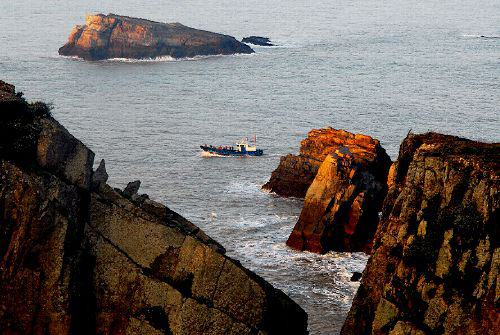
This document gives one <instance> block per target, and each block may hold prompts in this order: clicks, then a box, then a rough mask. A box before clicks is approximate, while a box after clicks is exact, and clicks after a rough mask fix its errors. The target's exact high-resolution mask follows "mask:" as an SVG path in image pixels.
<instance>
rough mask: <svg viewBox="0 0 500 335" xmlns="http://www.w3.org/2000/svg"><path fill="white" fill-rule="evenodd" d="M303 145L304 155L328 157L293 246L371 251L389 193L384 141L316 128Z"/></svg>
mask: <svg viewBox="0 0 500 335" xmlns="http://www.w3.org/2000/svg"><path fill="white" fill-rule="evenodd" d="M312 139H317V140H316V141H312ZM325 140H328V142H326V141H325ZM325 142H326V144H325ZM302 144H303V145H302V148H301V152H302V151H304V152H312V153H315V154H316V156H317V157H318V156H319V157H318V158H323V156H324V155H327V156H326V158H325V159H324V161H323V163H322V164H321V167H320V168H319V171H318V173H317V174H316V176H315V178H314V181H313V182H312V184H311V186H310V187H309V189H308V190H307V194H306V197H305V200H304V208H303V209H302V212H301V214H300V217H299V220H298V222H297V224H296V225H295V227H294V229H293V231H292V233H291V235H290V237H289V238H288V241H287V245H289V246H290V247H292V248H295V249H298V250H308V251H312V252H318V253H325V252H328V251H329V250H336V251H365V252H369V251H370V249H371V245H372V239H373V236H374V234H375V231H376V229H377V224H378V213H379V211H380V210H381V208H382V203H383V200H384V197H385V195H386V192H387V186H386V180H387V174H388V171H389V167H390V164H391V160H390V158H389V156H388V155H387V153H386V152H385V150H384V149H383V148H382V147H381V146H380V143H379V141H378V140H375V139H373V138H371V137H369V136H366V135H359V134H356V135H355V134H351V133H348V132H346V131H341V130H340V131H339V130H334V129H326V130H320V131H314V130H313V131H312V132H310V133H309V137H308V140H306V141H304V142H303V143H302ZM332 149H333V152H332Z"/></svg>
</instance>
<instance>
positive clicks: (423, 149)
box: [341, 133, 500, 335]
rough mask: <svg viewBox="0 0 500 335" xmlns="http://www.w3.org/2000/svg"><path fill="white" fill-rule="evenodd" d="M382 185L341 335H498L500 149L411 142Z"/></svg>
mask: <svg viewBox="0 0 500 335" xmlns="http://www.w3.org/2000/svg"><path fill="white" fill-rule="evenodd" d="M388 184H389V185H390V188H389V191H388V195H387V197H386V199H385V202H384V207H383V211H382V219H381V222H380V224H379V227H378V229H377V232H376V235H375V242H374V249H373V253H372V255H371V257H370V259H369V260H368V264H367V266H366V269H365V270H364V272H363V276H362V279H361V284H360V287H359V289H358V291H357V294H356V297H355V298H354V301H353V304H352V307H351V310H350V312H349V314H348V317H347V319H346V321H345V324H344V326H343V328H342V332H341V334H342V335H356V334H360V335H361V334H387V335H389V334H390V335H392V334H422V335H423V334H484V335H493V334H498V330H499V329H500V318H499V314H498V306H499V302H500V300H499V299H500V287H499V279H500V277H499V273H500V244H499V243H500V239H499V237H500V218H499V208H500V192H499V190H500V143H494V144H487V143H480V142H475V141H470V140H466V139H463V138H458V137H454V136H447V135H441V134H436V133H427V134H423V135H414V134H410V135H408V136H407V138H406V139H405V140H404V141H403V143H402V144H401V146H400V150H399V157H398V159H397V161H396V162H395V163H394V165H393V167H392V168H391V173H390V176H389V180H388Z"/></svg>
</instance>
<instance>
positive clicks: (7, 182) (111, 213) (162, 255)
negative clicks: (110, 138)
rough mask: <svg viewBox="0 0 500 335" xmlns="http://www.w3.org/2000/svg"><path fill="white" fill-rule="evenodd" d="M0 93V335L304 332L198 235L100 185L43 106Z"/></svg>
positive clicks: (131, 196)
mask: <svg viewBox="0 0 500 335" xmlns="http://www.w3.org/2000/svg"><path fill="white" fill-rule="evenodd" d="M0 91H1V92H0V107H1V110H2V113H1V114H0V121H1V122H0V128H1V129H0V130H1V132H0V136H1V138H0V140H1V141H0V329H1V330H2V333H3V334H33V333H34V334H46V333H50V334H69V333H73V334H93V333H99V334H101V333H105V334H134V333H147V334H282V333H287V334H306V333H307V331H306V328H307V315H306V314H305V312H304V311H303V310H302V309H301V308H300V307H299V306H298V305H296V304H295V303H294V302H293V301H292V300H290V299H289V298H288V297H287V296H286V295H285V294H284V293H282V292H281V291H279V290H277V289H274V288H273V287H272V286H271V285H270V284H268V283H267V282H265V281H264V280H263V279H262V278H260V277H258V276H257V275H256V274H254V273H252V272H250V271H249V270H247V269H245V268H243V267H242V266H241V265H240V264H239V263H238V262H237V261H235V260H233V259H231V258H229V257H227V256H225V255H224V252H225V251H224V248H223V247H222V246H220V245H219V244H218V243H217V242H215V241H214V240H212V239H211V238H210V237H208V236H207V235H206V234H205V233H204V232H203V231H201V230H200V229H199V228H198V227H196V226H195V225H193V224H192V223H190V222H189V221H187V220H186V219H184V218H183V217H182V216H180V215H178V214H177V213H175V212H173V211H171V210H169V209H168V208H167V207H165V206H163V205H162V204H159V203H156V202H154V201H152V200H150V199H149V198H148V197H147V196H145V195H138V194H136V193H134V192H132V193H130V192H123V191H120V190H117V189H113V188H111V187H110V186H109V185H107V184H106V179H107V174H106V172H105V170H104V164H103V163H102V162H101V165H100V167H99V169H98V170H97V171H95V172H94V171H93V170H92V165H93V160H94V154H93V153H92V151H91V150H89V149H88V148H87V147H86V146H85V145H84V144H82V143H81V142H80V141H79V140H77V139H76V138H74V137H73V136H72V135H71V134H70V133H69V132H68V131H67V130H66V129H64V127H62V126H61V125H60V124H59V123H57V121H55V120H54V119H53V118H51V117H50V113H49V108H47V106H46V105H44V104H42V103H35V104H28V103H26V102H25V101H24V99H22V97H21V96H20V95H18V96H16V94H15V91H14V88H13V86H10V85H6V84H5V83H3V82H0ZM3 132H9V134H8V135H9V136H4V134H3ZM13 148H14V149H13ZM134 191H135V192H136V191H137V187H136V188H135V190H134Z"/></svg>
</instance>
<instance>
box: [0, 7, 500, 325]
mask: <svg viewBox="0 0 500 335" xmlns="http://www.w3.org/2000/svg"><path fill="white" fill-rule="evenodd" d="M98 12H102V13H110V12H111V13H116V14H121V15H128V16H135V17H143V18H148V19H151V20H157V21H163V22H181V23H183V24H185V25H188V26H192V27H195V28H199V29H204V30H209V31H214V32H219V33H224V34H229V35H232V36H235V37H237V38H238V39H241V38H242V37H245V36H249V35H262V36H267V37H270V38H271V40H272V41H273V42H274V43H276V44H277V45H278V46H276V47H270V48H266V47H255V51H256V52H255V54H252V55H236V56H213V57H198V58H194V59H189V60H182V61H178V60H172V59H171V58H169V57H165V58H160V59H154V60H146V61H135V60H123V59H115V60H108V61H100V62H88V61H83V60H79V59H75V58H69V57H60V56H58V54H57V49H58V48H59V47H60V46H62V45H63V44H64V43H65V42H66V40H67V37H68V35H69V33H70V31H71V28H72V27H73V26H75V25H77V24H83V23H84V22H85V15H86V14H93V13H98ZM0 13H1V20H0V32H1V33H0V79H3V80H5V81H7V82H10V83H12V84H14V85H16V86H17V89H18V90H20V91H23V92H24V93H25V95H26V97H27V98H28V99H30V100H36V99H40V100H44V101H47V102H51V103H53V104H54V106H55V109H54V111H53V114H54V116H55V117H56V118H57V119H58V120H59V121H60V122H61V123H62V124H64V126H66V127H67V128H68V129H69V130H70V131H71V133H73V134H74V135H75V136H76V137H78V138H79V139H81V140H82V141H83V142H84V143H85V144H87V145H88V146H89V147H90V148H91V149H92V150H93V151H94V152H95V153H96V161H97V162H98V161H99V160H100V159H101V158H105V159H106V167H107V169H108V173H109V174H110V180H109V183H110V184H111V185H113V186H116V187H124V186H125V185H126V183H127V182H129V181H131V180H135V179H140V180H141V181H142V186H141V190H140V191H141V192H144V193H148V194H149V195H150V196H151V197H152V198H153V199H156V200H159V201H161V202H163V203H165V204H166V205H167V206H168V207H170V208H171V209H173V210H175V211H177V212H179V213H181V214H182V215H184V216H185V217H187V218H188V219H190V220H191V221H192V222H193V223H195V224H197V225H198V226H200V227H201V228H202V229H204V230H205V231H206V232H207V233H208V234H209V235H210V236H212V237H213V238H215V239H216V240H218V241H219V242H220V243H222V244H223V245H224V246H225V247H226V248H227V251H228V255H230V256H231V257H234V258H236V259H238V260H240V261H241V262H242V264H243V265H244V266H246V267H248V268H249V269H251V270H253V271H255V272H256V273H258V274H259V275H261V276H262V277H264V278H265V279H267V280H268V281H269V282H271V283H272V284H273V285H274V286H276V287H278V288H280V289H281V290H283V291H284V292H285V293H287V294H288V295H289V296H290V297H291V298H293V299H294V300H295V301H296V302H297V303H299V304H300V305H301V306H302V307H303V308H304V309H305V310H306V311H307V313H308V315H309V329H310V331H311V334H337V333H338V332H339V330H340V328H341V326H342V322H343V320H344V318H345V316H346V313H347V311H348V310H349V308H350V304H351V301H352V298H353V295H354V294H355V291H356V289H357V285H358V284H357V283H351V282H350V280H349V278H350V276H351V274H352V272H354V271H362V270H363V268H364V266H365V263H366V260H367V256H366V255H364V254H361V253H354V254H349V253H335V252H330V253H328V254H326V255H316V254H312V253H307V252H297V251H294V250H290V249H289V248H287V247H286V245H285V242H286V239H287V238H288V236H289V234H290V232H291V230H292V228H293V226H294V224H295V222H296V221H297V219H298V216H299V214H300V211H301V208H302V204H303V201H302V200H300V199H285V198H280V197H277V196H275V195H273V194H269V193H266V192H263V191H261V189H260V188H261V185H262V184H263V183H265V182H266V181H267V180H268V179H269V177H270V175H271V172H272V171H273V169H275V168H276V166H277V165H278V163H279V158H280V156H282V155H285V154H287V153H297V152H298V149H299V146H300V141H301V139H303V138H304V137H305V136H306V135H307V132H308V131H309V130H311V129H312V128H321V127H328V126H332V127H334V128H341V129H346V130H348V131H352V132H357V133H364V134H368V135H371V136H374V137H376V138H378V139H380V141H381V143H382V145H383V146H384V147H385V148H386V150H387V151H388V153H389V155H390V156H391V157H392V158H393V159H396V157H397V152H398V146H399V143H400V142H401V140H402V139H403V138H404V137H405V136H406V134H407V133H408V131H410V130H411V131H413V132H425V131H439V132H443V133H449V134H454V135H460V136H465V137H468V138H472V139H477V140H482V141H489V142H492V141H499V139H500V126H499V119H500V107H499V106H500V85H499V82H500V39H499V38H498V37H500V25H499V15H498V13H500V1H498V0H484V1H472V0H471V1H458V0H455V1H450V0H442V1H434V0H420V1H409V0H404V1H403V0H384V1H382V0H338V1H330V0H317V1H310V0H286V1H285V0H276V1H256V0H246V1H235V0H231V1H229V0H224V1H215V0H205V1H194V0H187V1H181V2H179V1H166V0H165V1H151V0H142V1H132V0H121V1H109V0H100V1H98V0H88V1H76V0H52V1H47V0H17V1H12V0H0ZM481 36H486V37H481ZM253 134H256V135H257V145H258V146H259V147H260V148H262V149H264V153H265V155H264V156H262V157H250V158H217V157H215V158H206V157H202V156H201V155H200V149H199V145H200V144H213V145H234V142H235V141H237V140H239V139H240V138H241V137H244V136H248V137H249V138H250V137H251V136H252V135H253Z"/></svg>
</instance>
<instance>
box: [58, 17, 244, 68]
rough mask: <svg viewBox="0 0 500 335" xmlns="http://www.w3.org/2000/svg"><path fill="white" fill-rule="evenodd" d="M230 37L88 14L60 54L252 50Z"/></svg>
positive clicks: (104, 56)
mask: <svg viewBox="0 0 500 335" xmlns="http://www.w3.org/2000/svg"><path fill="white" fill-rule="evenodd" d="M252 52H253V50H252V49H251V48H250V47H249V46H247V45H246V44H244V43H241V42H239V41H237V40H236V39H235V38H234V37H231V36H227V35H221V34H216V33H212V32H208V31H203V30H197V29H193V28H190V27H186V26H184V25H182V24H180V23H160V22H154V21H149V20H145V19H139V18H132V17H128V16H120V15H115V14H109V15H103V14H97V15H89V16H87V18H86V23H85V25H81V26H80V25H79V26H76V27H74V28H73V30H72V32H71V34H70V36H69V39H68V43H66V44H65V45H64V46H62V47H61V48H60V49H59V54H60V55H65V56H78V57H81V58H83V59H87V60H100V59H108V58H137V59H140V58H156V57H160V56H171V57H174V58H182V57H194V56H198V55H202V56H204V55H219V54H222V55H229V54H236V53H247V54H248V53H252Z"/></svg>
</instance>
